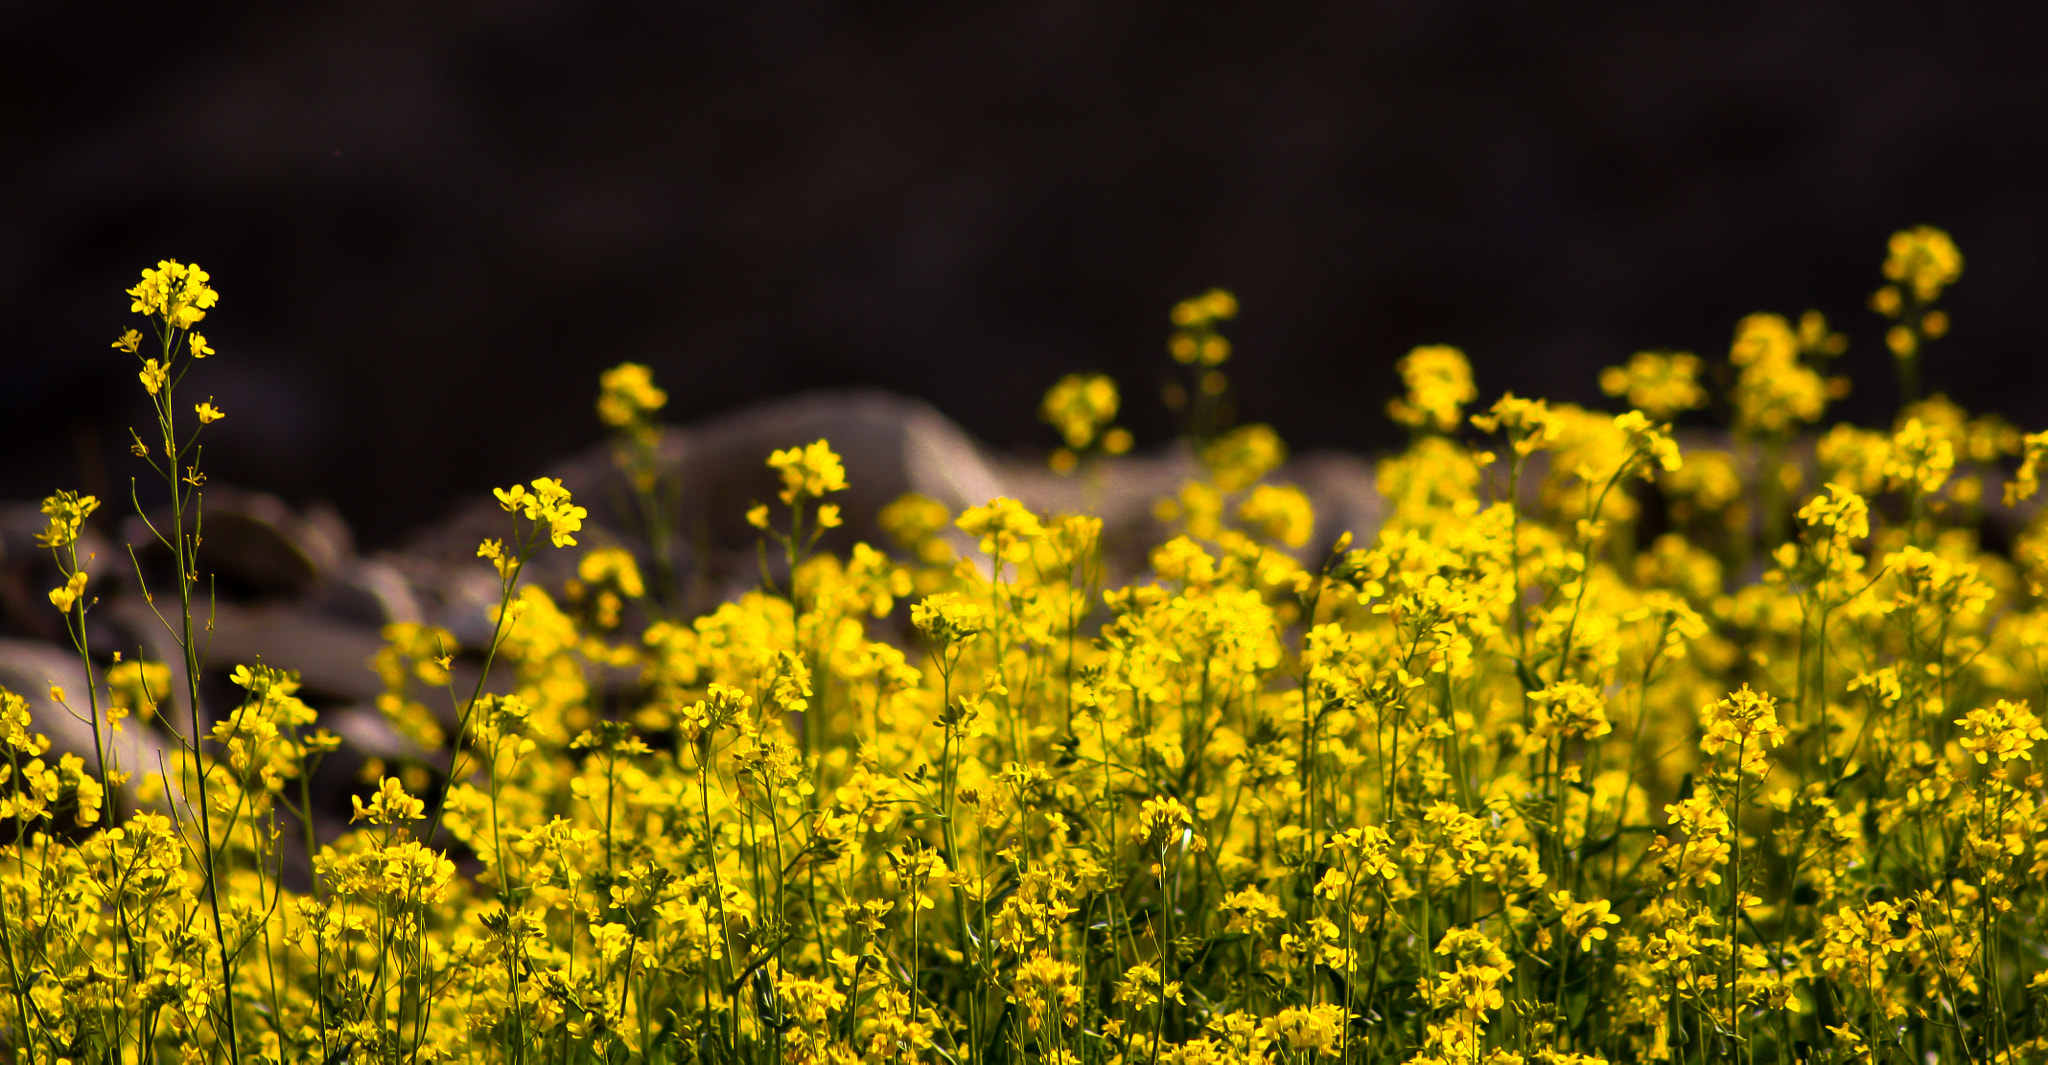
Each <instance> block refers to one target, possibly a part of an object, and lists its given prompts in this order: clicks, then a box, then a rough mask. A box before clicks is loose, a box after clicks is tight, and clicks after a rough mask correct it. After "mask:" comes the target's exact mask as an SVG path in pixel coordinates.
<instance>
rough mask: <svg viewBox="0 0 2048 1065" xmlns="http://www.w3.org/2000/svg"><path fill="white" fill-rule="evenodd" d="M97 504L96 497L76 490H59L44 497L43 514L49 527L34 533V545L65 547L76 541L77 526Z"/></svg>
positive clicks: (98, 503)
mask: <svg viewBox="0 0 2048 1065" xmlns="http://www.w3.org/2000/svg"><path fill="white" fill-rule="evenodd" d="M99 506H100V501H99V500H98V499H96V498H94V497H92V496H82V495H79V494H78V493H76V492H61V491H60V492H58V493H57V494H56V495H53V496H50V497H48V498H46V499H44V500H43V514H44V515H45V516H47V517H48V518H49V519H50V527H49V528H47V529H45V530H43V531H42V532H40V533H37V534H36V546H37V547H51V548H55V547H66V546H69V545H70V544H72V543H74V542H76V541H77V539H78V530H79V528H80V527H81V526H83V525H84V524H85V519H86V518H88V517H90V516H92V512H93V511H95V510H98V509H99Z"/></svg>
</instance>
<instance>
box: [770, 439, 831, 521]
mask: <svg viewBox="0 0 2048 1065" xmlns="http://www.w3.org/2000/svg"><path fill="white" fill-rule="evenodd" d="M768 465H769V466H771V467H773V468H774V469H775V471H776V472H777V473H780V474H781V475H782V501H783V502H784V503H787V504H790V505H791V506H794V505H795V504H796V501H797V499H798V498H799V497H801V498H806V499H819V498H822V497H823V496H824V495H825V493H827V492H839V491H844V490H845V489H846V467H844V466H842V465H840V462H839V456H838V455H837V454H835V453H834V452H833V451H832V447H831V445H830V444H827V443H826V442H825V441H823V440H819V441H817V442H815V443H812V444H808V445H806V446H804V447H801V448H795V447H793V448H787V449H784V450H780V451H776V452H775V453H773V454H771V455H769V456H768Z"/></svg>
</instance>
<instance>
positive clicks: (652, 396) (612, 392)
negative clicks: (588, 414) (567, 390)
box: [597, 362, 668, 429]
mask: <svg viewBox="0 0 2048 1065" xmlns="http://www.w3.org/2000/svg"><path fill="white" fill-rule="evenodd" d="M597 380H598V389H599V391H598V397H597V417H598V420H599V421H602V422H604V423H605V424H606V425H609V426H611V427H612V428H614V429H629V428H632V427H633V426H635V425H639V424H641V423H642V422H644V421H646V420H647V419H648V418H649V417H650V416H651V415H653V414H654V413H655V412H657V411H659V410H661V408H662V407H664V406H666V405H667V404H668V393H667V392H664V391H662V390H661V389H659V388H656V387H655V386H654V374H653V371H651V370H649V369H648V368H647V367H645V366H642V365H641V364H639V363H637V362H622V363H620V364H618V365H617V366H614V367H612V368H611V369H609V370H606V371H605V372H604V373H602V374H600V375H599V376H598V379H597Z"/></svg>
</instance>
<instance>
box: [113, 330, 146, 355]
mask: <svg viewBox="0 0 2048 1065" xmlns="http://www.w3.org/2000/svg"><path fill="white" fill-rule="evenodd" d="M141 346H142V334H141V333H139V332H137V331H136V330H133V329H129V330H126V331H124V332H122V334H121V335H120V336H118V337H115V338H114V350H116V351H125V352H127V353H128V354H130V355H133V354H135V352H136V349H138V348H140V347H141Z"/></svg>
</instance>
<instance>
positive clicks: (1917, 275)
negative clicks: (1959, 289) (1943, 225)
mask: <svg viewBox="0 0 2048 1065" xmlns="http://www.w3.org/2000/svg"><path fill="white" fill-rule="evenodd" d="M1886 251H1887V252H1888V254H1887V255H1886V256H1885V260H1884V276H1885V279H1886V280H1889V281H1892V282H1896V283H1899V284H1903V285H1905V286H1906V287H1908V288H1909V289H1911V290H1912V292H1913V298H1914V299H1915V300H1918V301H1919V302H1921V303H1932V302H1934V300H1935V299H1936V298H1937V297H1939V296H1940V295H1941V290H1942V289H1944V288H1947V287H1948V286H1950V285H1953V284H1955V283H1956V280H1957V279H1958V278H1960V277H1962V276H1963V253H1962V252H1960V251H1958V250H1957V249H1956V242H1955V241H1954V239H1952V238H1951V237H1950V236H1949V235H1948V234H1947V233H1944V232H1942V231H1941V230H1939V229H1936V228H1934V227H1933V226H1914V227H1913V228H1912V229H1905V230H1900V231H1899V232H1897V233H1894V234H1892V239H1891V242H1890V244H1889V245H1888V246H1887V248H1886Z"/></svg>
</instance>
